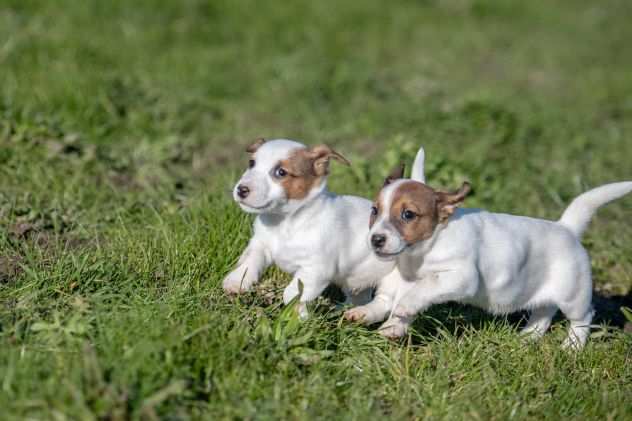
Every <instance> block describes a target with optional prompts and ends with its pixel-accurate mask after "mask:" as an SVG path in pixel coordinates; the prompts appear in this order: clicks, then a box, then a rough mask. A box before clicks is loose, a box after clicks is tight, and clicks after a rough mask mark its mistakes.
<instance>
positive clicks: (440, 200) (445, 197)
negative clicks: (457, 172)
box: [435, 181, 472, 223]
mask: <svg viewBox="0 0 632 421" xmlns="http://www.w3.org/2000/svg"><path fill="white" fill-rule="evenodd" d="M470 191H472V186H471V185H470V183H468V182H467V181H465V182H463V184H462V185H461V187H460V188H459V189H458V190H457V191H455V192H453V193H448V192H442V191H438V192H435V195H436V198H437V213H438V215H439V222H440V223H443V222H446V221H447V220H448V218H450V216H452V214H453V213H454V211H455V210H456V208H458V207H459V206H460V205H461V204H462V203H463V201H464V200H465V197H466V196H467V195H468V194H469V193H470Z"/></svg>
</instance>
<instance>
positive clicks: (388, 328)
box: [378, 317, 408, 339]
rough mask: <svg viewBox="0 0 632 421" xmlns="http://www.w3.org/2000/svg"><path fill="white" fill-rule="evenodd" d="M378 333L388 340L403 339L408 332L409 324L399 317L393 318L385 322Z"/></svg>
mask: <svg viewBox="0 0 632 421" xmlns="http://www.w3.org/2000/svg"><path fill="white" fill-rule="evenodd" d="M378 332H379V333H380V335H382V336H384V337H385V338H388V339H397V338H401V337H402V336H404V335H406V332H408V323H405V322H402V321H401V320H400V319H398V318H397V317H393V318H390V319H388V320H387V321H386V322H384V324H383V325H382V326H380V328H379V329H378Z"/></svg>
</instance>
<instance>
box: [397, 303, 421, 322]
mask: <svg viewBox="0 0 632 421" xmlns="http://www.w3.org/2000/svg"><path fill="white" fill-rule="evenodd" d="M415 314H416V311H415V310H413V309H412V308H411V307H408V306H407V305H406V304H405V303H399V304H398V305H397V307H396V308H395V310H393V316H395V317H399V318H402V319H408V318H411V317H413V316H414V315H415Z"/></svg>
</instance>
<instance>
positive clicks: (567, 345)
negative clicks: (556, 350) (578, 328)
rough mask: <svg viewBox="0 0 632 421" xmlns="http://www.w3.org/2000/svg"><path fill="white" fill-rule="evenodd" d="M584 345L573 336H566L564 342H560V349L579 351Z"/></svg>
mask: <svg viewBox="0 0 632 421" xmlns="http://www.w3.org/2000/svg"><path fill="white" fill-rule="evenodd" d="M583 347H584V344H583V343H582V342H581V341H580V340H579V339H578V338H577V337H575V336H568V337H567V338H566V339H565V340H564V342H562V349H563V350H564V351H569V352H579V351H581V350H582V348H583Z"/></svg>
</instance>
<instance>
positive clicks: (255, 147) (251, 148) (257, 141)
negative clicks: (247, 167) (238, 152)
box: [246, 137, 266, 153]
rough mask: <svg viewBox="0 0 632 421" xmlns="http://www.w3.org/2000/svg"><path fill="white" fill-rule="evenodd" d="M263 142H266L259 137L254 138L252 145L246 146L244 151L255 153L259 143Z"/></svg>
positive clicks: (259, 145)
mask: <svg viewBox="0 0 632 421" xmlns="http://www.w3.org/2000/svg"><path fill="white" fill-rule="evenodd" d="M264 143H266V140H265V139H264V138H262V137H260V138H259V139H257V140H255V142H254V143H253V144H252V145H250V146H248V147H247V148H246V152H248V153H255V152H257V149H259V148H260V147H261V145H263V144H264Z"/></svg>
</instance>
